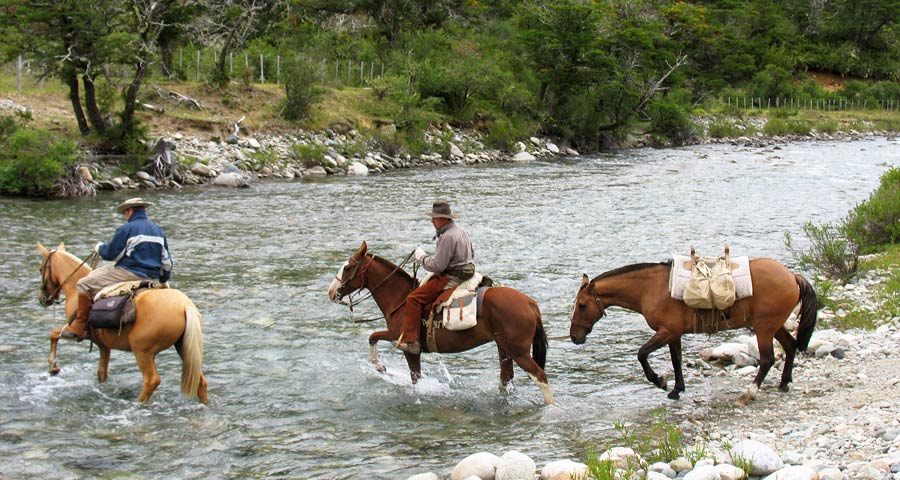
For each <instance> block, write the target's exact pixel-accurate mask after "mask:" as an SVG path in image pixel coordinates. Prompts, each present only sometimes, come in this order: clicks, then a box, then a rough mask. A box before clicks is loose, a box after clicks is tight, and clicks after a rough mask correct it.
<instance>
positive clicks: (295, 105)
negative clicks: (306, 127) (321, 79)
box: [281, 61, 323, 120]
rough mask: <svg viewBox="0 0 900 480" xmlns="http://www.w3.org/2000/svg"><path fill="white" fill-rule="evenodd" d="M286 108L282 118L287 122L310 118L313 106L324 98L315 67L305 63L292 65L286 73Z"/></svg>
mask: <svg viewBox="0 0 900 480" xmlns="http://www.w3.org/2000/svg"><path fill="white" fill-rule="evenodd" d="M285 73H286V75H285V81H284V93H285V99H284V107H283V108H282V110H281V116H282V117H284V119H285V120H302V119H304V118H306V117H308V116H309V112H310V111H311V110H312V107H313V105H315V104H316V102H318V101H319V99H320V98H321V96H322V93H323V92H322V89H321V87H320V86H319V85H318V83H317V79H316V70H315V67H314V66H313V65H312V64H310V63H308V62H303V61H298V62H296V63H294V64H293V65H290V66H289V67H288V68H287V71H286V72H285Z"/></svg>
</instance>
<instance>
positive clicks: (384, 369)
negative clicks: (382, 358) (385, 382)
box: [375, 363, 387, 373]
mask: <svg viewBox="0 0 900 480" xmlns="http://www.w3.org/2000/svg"><path fill="white" fill-rule="evenodd" d="M375 370H377V371H378V373H384V372H386V371H387V368H385V367H384V365H382V364H380V363H379V364H376V365H375Z"/></svg>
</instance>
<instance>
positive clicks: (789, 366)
mask: <svg viewBox="0 0 900 480" xmlns="http://www.w3.org/2000/svg"><path fill="white" fill-rule="evenodd" d="M775 339H776V340H778V343H780V344H781V348H783V349H784V370H782V371H781V384H780V385H778V389H779V390H781V391H782V392H787V391H788V390H790V387H789V386H788V384H789V383H791V382H793V381H794V377H793V371H794V357H795V355H796V354H797V340H794V337H792V336H791V334H790V333H788V331H787V330H785V329H784V327H781V328H779V329H778V331H777V332H775Z"/></svg>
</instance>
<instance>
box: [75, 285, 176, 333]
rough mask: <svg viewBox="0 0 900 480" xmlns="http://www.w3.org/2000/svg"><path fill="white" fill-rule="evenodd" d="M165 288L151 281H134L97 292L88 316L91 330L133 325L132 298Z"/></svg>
mask: <svg viewBox="0 0 900 480" xmlns="http://www.w3.org/2000/svg"><path fill="white" fill-rule="evenodd" d="M153 288H165V287H162V286H161V285H160V284H159V283H157V282H154V281H152V280H135V281H129V282H120V283H114V284H112V285H109V286H107V287H105V288H103V290H100V291H99V292H97V295H96V296H94V304H93V305H92V306H91V312H90V313H89V314H88V325H90V326H91V328H117V329H119V330H121V329H122V326H123V325H128V324H129V323H133V322H134V321H135V319H136V318H137V312H136V310H135V306H134V298H135V297H136V296H138V294H140V293H142V292H144V291H145V290H149V289H153Z"/></svg>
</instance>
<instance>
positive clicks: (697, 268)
mask: <svg viewBox="0 0 900 480" xmlns="http://www.w3.org/2000/svg"><path fill="white" fill-rule="evenodd" d="M711 277H712V271H711V270H710V268H709V266H708V265H706V262H704V261H703V260H702V259H701V260H700V261H698V262H697V264H696V265H694V270H693V271H692V272H691V279H690V280H688V282H687V285H685V287H684V303H686V304H687V305H688V306H689V307H691V308H713V306H714V304H713V300H712V294H711V293H710V278H711Z"/></svg>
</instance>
